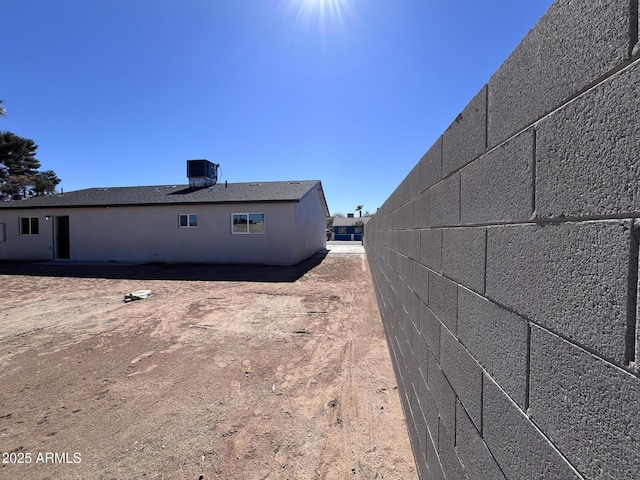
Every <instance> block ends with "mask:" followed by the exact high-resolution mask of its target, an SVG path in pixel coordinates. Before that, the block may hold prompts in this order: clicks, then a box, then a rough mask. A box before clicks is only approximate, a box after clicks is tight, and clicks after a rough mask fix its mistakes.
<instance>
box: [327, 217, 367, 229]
mask: <svg viewBox="0 0 640 480" xmlns="http://www.w3.org/2000/svg"><path fill="white" fill-rule="evenodd" d="M369 220H371V217H353V218H351V217H335V218H334V219H333V226H334V227H351V226H353V225H355V224H356V223H358V222H362V223H363V224H366V223H367V222H368V221H369Z"/></svg>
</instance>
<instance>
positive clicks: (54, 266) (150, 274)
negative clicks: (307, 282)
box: [0, 251, 328, 283]
mask: <svg viewBox="0 0 640 480" xmlns="http://www.w3.org/2000/svg"><path fill="white" fill-rule="evenodd" d="M327 254H328V251H323V252H319V253H317V254H315V255H313V256H311V257H309V258H308V259H307V260H304V261H303V262H300V263H299V264H297V265H292V266H284V265H241V264H201V263H198V264H195V263H194V264H191V263H148V264H140V265H126V264H117V263H114V264H108V265H107V264H93V265H92V264H77V263H76V264H74V263H72V262H70V263H58V262H47V263H23V262H0V275H28V276H38V277H76V278H110V279H122V280H185V281H188V280H192V281H193V280H194V281H219V282H281V283H287V282H295V281H296V280H298V279H299V278H300V277H302V276H303V275H304V274H305V273H307V272H308V271H309V270H312V269H313V268H315V267H317V266H318V265H320V264H321V263H322V261H323V260H324V259H325V258H326V256H327Z"/></svg>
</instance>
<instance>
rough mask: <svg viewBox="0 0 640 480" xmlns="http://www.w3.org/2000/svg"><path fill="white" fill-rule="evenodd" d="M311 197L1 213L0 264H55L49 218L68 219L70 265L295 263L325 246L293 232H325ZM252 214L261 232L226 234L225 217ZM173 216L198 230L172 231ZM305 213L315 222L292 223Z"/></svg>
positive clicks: (52, 223) (175, 228)
mask: <svg viewBox="0 0 640 480" xmlns="http://www.w3.org/2000/svg"><path fill="white" fill-rule="evenodd" d="M313 192H314V195H315V197H317V194H315V190H314V191H313ZM315 197H314V196H309V199H306V197H305V198H303V200H302V201H301V202H300V203H294V202H291V203H256V204H251V203H243V204H223V205H186V206H184V205H167V206H164V205H162V206H152V207H145V206H135V207H129V206H127V207H110V208H106V207H93V208H56V209H29V210H18V209H6V210H0V224H5V226H6V227H5V230H6V235H5V237H6V238H5V241H4V242H3V241H0V260H50V259H53V258H55V256H56V253H55V252H56V245H55V241H56V240H55V234H54V228H55V217H56V216H69V233H70V253H71V255H70V256H71V258H70V259H71V260H80V261H121V262H124V261H135V262H138V261H140V262H216V263H218V262H220V263H266V264H295V263H298V262H300V261H302V260H304V259H305V258H307V257H308V256H309V255H311V254H313V253H315V252H316V251H317V250H319V249H321V248H323V247H324V243H321V242H320V241H319V240H318V238H317V235H315V233H314V234H308V233H307V232H301V231H300V228H303V229H307V228H309V229H312V230H313V231H314V232H316V231H317V230H323V229H324V214H323V213H320V215H318V207H317V205H319V199H317V198H316V200H315V201H314V200H313V198H315ZM253 212H261V213H264V214H265V233H264V234H251V235H239V234H235V235H233V234H232V233H231V215H232V214H233V213H253ZM179 214H197V215H198V226H197V228H178V216H179ZM307 214H309V215H315V219H312V218H307V219H305V220H304V221H300V220H299V219H300V216H304V215H307ZM47 215H48V216H50V217H51V218H50V219H49V220H45V216H47ZM21 216H31V217H34V216H37V217H39V219H40V220H39V223H40V233H39V234H38V235H19V221H20V220H19V218H20V217H21ZM298 224H299V225H300V226H299V225H298Z"/></svg>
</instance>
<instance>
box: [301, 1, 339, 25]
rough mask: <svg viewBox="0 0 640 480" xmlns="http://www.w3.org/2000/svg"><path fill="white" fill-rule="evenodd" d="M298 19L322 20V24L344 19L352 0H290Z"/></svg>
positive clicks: (303, 21)
mask: <svg viewBox="0 0 640 480" xmlns="http://www.w3.org/2000/svg"><path fill="white" fill-rule="evenodd" d="M289 1H290V3H291V7H292V10H295V11H296V12H295V13H296V17H297V19H298V21H301V22H302V23H305V24H308V23H310V22H313V21H320V22H321V23H322V24H325V23H328V22H334V23H335V22H337V23H339V24H342V23H343V21H344V15H345V10H346V9H347V8H348V4H349V1H350V0H289Z"/></svg>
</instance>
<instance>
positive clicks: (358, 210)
mask: <svg viewBox="0 0 640 480" xmlns="http://www.w3.org/2000/svg"><path fill="white" fill-rule="evenodd" d="M363 208H364V205H358V206H357V207H356V212H358V213H359V214H360V216H362V209H363Z"/></svg>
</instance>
